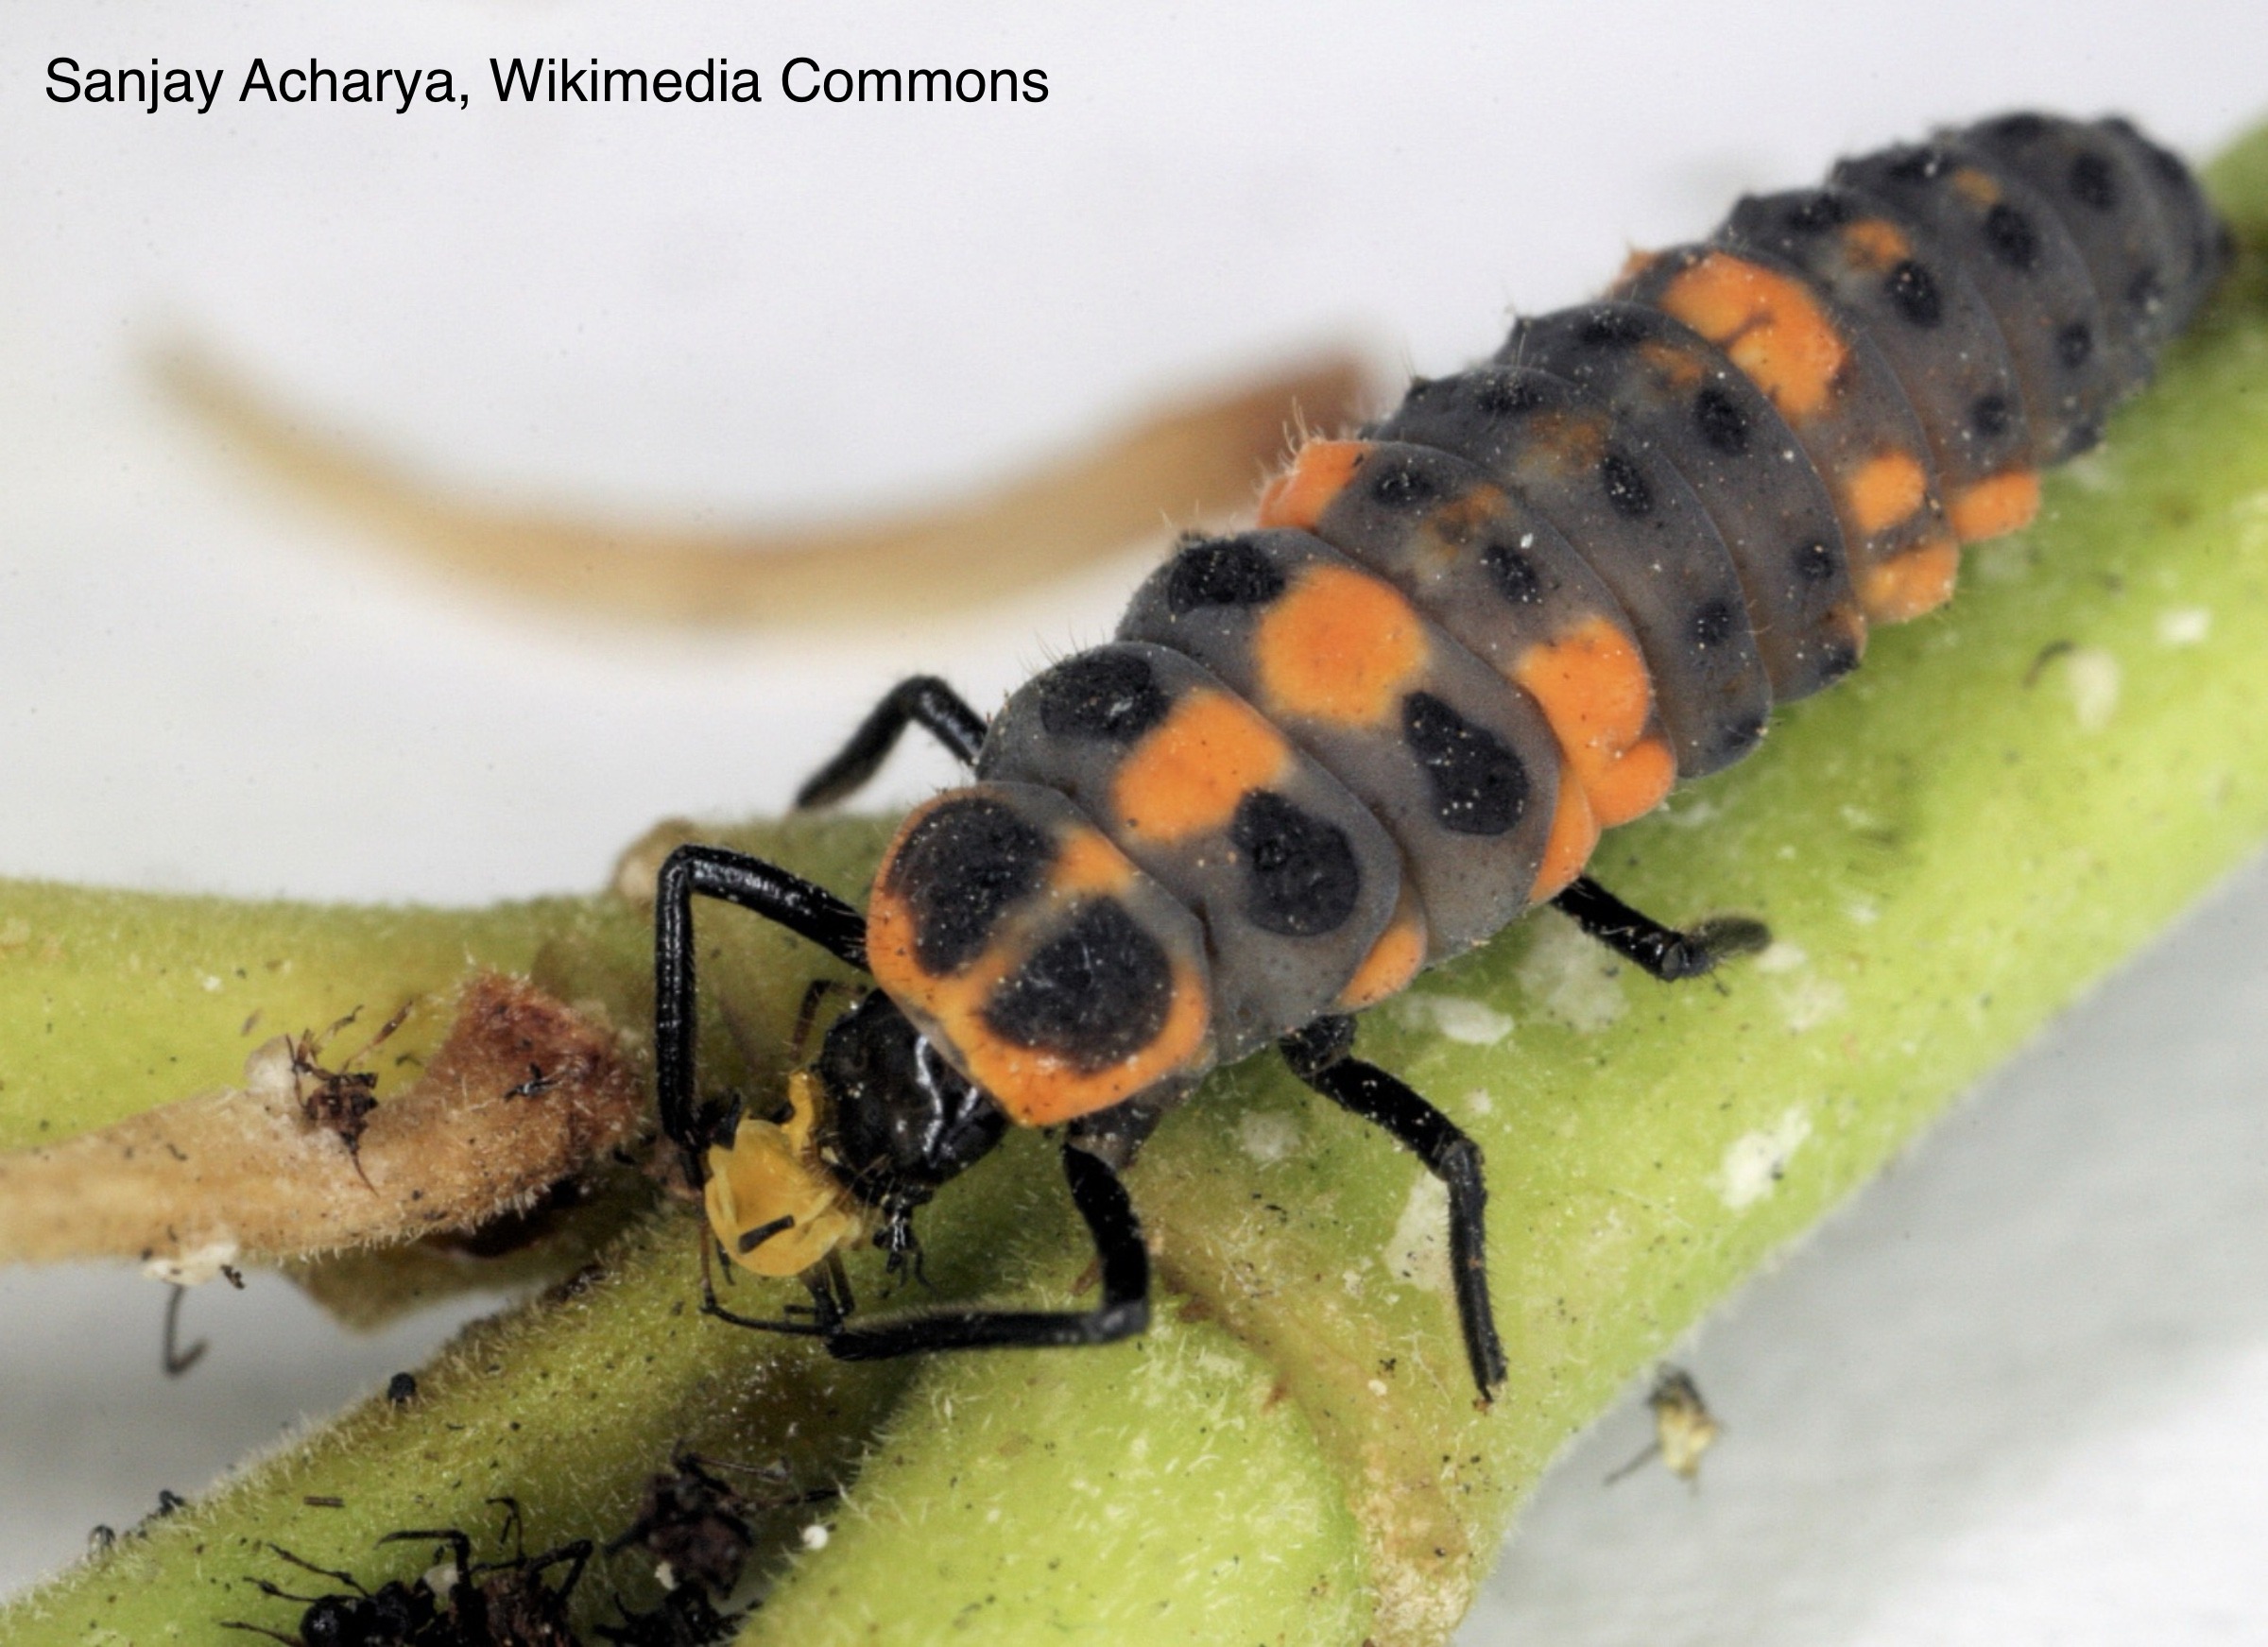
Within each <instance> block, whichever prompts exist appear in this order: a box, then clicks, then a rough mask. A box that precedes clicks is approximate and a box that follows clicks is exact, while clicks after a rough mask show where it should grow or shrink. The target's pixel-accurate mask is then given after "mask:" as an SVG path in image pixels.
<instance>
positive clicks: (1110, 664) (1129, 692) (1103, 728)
mask: <svg viewBox="0 0 2268 1647" xmlns="http://www.w3.org/2000/svg"><path fill="white" fill-rule="evenodd" d="M1031 690H1032V691H1033V692H1035V693H1037V694H1038V695H1039V698H1040V725H1041V726H1042V727H1045V728H1046V729H1047V730H1048V731H1049V732H1050V733H1051V734H1052V735H1054V736H1056V737H1058V738H1099V739H1103V740H1106V741H1108V742H1109V743H1113V744H1130V743H1132V742H1133V741H1134V740H1135V739H1136V738H1139V737H1141V736H1142V734H1143V733H1144V732H1146V731H1148V730H1149V729H1151V728H1152V727H1154V726H1156V725H1157V724H1158V723H1159V722H1160V721H1161V720H1163V719H1165V714H1166V711H1167V710H1169V709H1171V708H1172V707H1173V701H1172V699H1170V698H1168V697H1167V696H1166V695H1165V692H1164V689H1163V688H1161V687H1160V686H1159V684H1158V678H1157V677H1156V676H1155V675H1153V674H1152V673H1151V672H1150V666H1149V663H1148V662H1147V661H1145V660H1143V659H1142V658H1139V657H1136V656H1135V655H1134V654H1132V653H1130V652H1082V653H1080V654H1079V656H1077V657H1076V658H1069V659H1066V660H1064V661H1062V662H1060V663H1058V664H1057V665H1056V666H1055V667H1054V668H1053V669H1051V670H1049V671H1048V672H1047V673H1046V674H1045V675H1042V676H1041V677H1040V678H1039V679H1038V680H1035V681H1034V682H1032V686H1031Z"/></svg>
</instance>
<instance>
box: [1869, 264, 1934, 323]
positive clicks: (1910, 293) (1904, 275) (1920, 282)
mask: <svg viewBox="0 0 2268 1647" xmlns="http://www.w3.org/2000/svg"><path fill="white" fill-rule="evenodd" d="M1884 284H1885V285H1886V286H1887V287H1888V288H1889V291H1890V300H1891V302H1893V303H1895V304H1896V305H1897V306H1898V312H1899V315H1901V316H1902V317H1904V318H1905V320H1906V322H1907V324H1908V325H1912V326H1922V327H1929V326H1936V325H1939V324H1941V323H1942V322H1943V321H1944V319H1945V297H1944V294H1942V293H1941V292H1939V291H1938V289H1937V277H1936V276H1935V275H1933V274H1932V273H1930V271H1929V269H1928V267H1927V266H1924V265H1922V264H1919V263H1916V261H1915V260H1914V259H1912V258H1910V257H1909V258H1907V259H1906V260H1905V261H1904V262H1903V263H1901V264H1899V266H1897V267H1896V268H1894V269H1892V270H1891V271H1890V276H1889V279H1888V280H1887V281H1885V282H1884Z"/></svg>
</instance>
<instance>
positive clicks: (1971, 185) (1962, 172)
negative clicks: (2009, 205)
mask: <svg viewBox="0 0 2268 1647" xmlns="http://www.w3.org/2000/svg"><path fill="white" fill-rule="evenodd" d="M1952 188H1953V193H1954V194H1956V195H1958V196H1960V197H1962V198H1963V199H1964V200H1967V202H1968V203H1969V205H1970V206H1972V207H1974V208H1975V209H1976V210H1978V211H1980V212H1983V211H1986V210H1988V209H1990V208H1991V207H1994V206H1997V205H1999V204H2000V203H2001V185H2000V184H1999V182H1998V181H1996V180H1994V178H1993V175H1992V174H1991V173H1990V172H1985V171H1979V170H1978V169H1977V168H1976V167H1975V166H1961V167H1958V168H1957V169H1956V170H1955V171H1954V172H1953V176H1952Z"/></svg>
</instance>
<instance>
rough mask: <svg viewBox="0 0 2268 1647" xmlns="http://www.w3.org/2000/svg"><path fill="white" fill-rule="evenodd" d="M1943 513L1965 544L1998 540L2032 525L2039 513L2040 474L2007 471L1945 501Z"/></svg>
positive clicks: (2020, 470) (2017, 470) (2024, 470)
mask: <svg viewBox="0 0 2268 1647" xmlns="http://www.w3.org/2000/svg"><path fill="white" fill-rule="evenodd" d="M1945 508H1946V514H1947V515H1948V517H1949V518H1950V520H1951V521H1952V523H1953V531H1954V533H1955V534H1956V535H1957V536H1958V537H1959V538H1960V540H1961V541H1962V542H1964V543H1974V542H1976V541H1977V540H1979V539H1981V538H1997V537H1999V536H2000V535H2001V534H2002V532H2014V531H2019V530H2020V529H2022V528H2023V527H2025V526H2028V525H2030V524H2031V523H2032V517H2033V516H2034V515H2036V514H2037V513H2039V473H2038V472H2037V471H2036V470H2030V469H2010V470H2005V471H2003V472H2001V473H1999V474H1996V475H1993V476H1992V477H1991V478H1990V479H1988V480H1981V481H1979V482H1977V484H1976V485H1974V486H1972V487H1970V488H1969V489H1967V490H1966V491H1961V492H1956V493H1954V494H1953V495H1952V496H1951V497H1949V498H1947V499H1946V500H1945Z"/></svg>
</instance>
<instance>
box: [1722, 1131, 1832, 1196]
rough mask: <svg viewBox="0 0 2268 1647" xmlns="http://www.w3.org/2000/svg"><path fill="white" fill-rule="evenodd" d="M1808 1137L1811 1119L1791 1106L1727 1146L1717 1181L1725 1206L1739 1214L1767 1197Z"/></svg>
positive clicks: (1810, 1133)
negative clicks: (1762, 1125)
mask: <svg viewBox="0 0 2268 1647" xmlns="http://www.w3.org/2000/svg"><path fill="white" fill-rule="evenodd" d="M1811 1136H1812V1120H1811V1117H1810V1116H1808V1115H1806V1114H1804V1112H1803V1111H1802V1109H1800V1108H1797V1107H1791V1108H1790V1109H1789V1110H1788V1111H1787V1113H1785V1114H1784V1115H1782V1116H1781V1117H1780V1118H1779V1119H1778V1121H1777V1122H1775V1123H1774V1124H1772V1125H1770V1126H1768V1127H1765V1128H1763V1129H1762V1130H1761V1131H1758V1132H1751V1133H1744V1134H1743V1135H1742V1136H1741V1137H1739V1138H1737V1139H1735V1140H1733V1141H1732V1142H1731V1143H1730V1144H1728V1145H1727V1146H1726V1150H1725V1162H1724V1166H1723V1168H1722V1170H1721V1171H1720V1173H1719V1175H1718V1180H1717V1193H1718V1194H1719V1195H1720V1196H1722V1197H1723V1198H1724V1201H1725V1205H1726V1206H1727V1207H1729V1208H1731V1209H1732V1210H1734V1211H1735V1212H1738V1211H1740V1210H1742V1209H1743V1208H1745V1207H1748V1206H1751V1205H1753V1204H1754V1203H1756V1202H1758V1201H1761V1200H1762V1199H1763V1198H1764V1197H1765V1196H1766V1195H1769V1194H1770V1193H1771V1192H1772V1189H1773V1186H1774V1185H1776V1184H1778V1182H1779V1180H1780V1178H1781V1177H1782V1176H1783V1175H1785V1174H1786V1172H1787V1170H1788V1162H1789V1161H1791V1160H1793V1159H1794V1158H1795V1152H1796V1151H1797V1150H1799V1149H1801V1148H1802V1147H1803V1141H1804V1140H1805V1139H1807V1138H1809V1137H1811Z"/></svg>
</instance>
